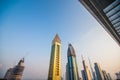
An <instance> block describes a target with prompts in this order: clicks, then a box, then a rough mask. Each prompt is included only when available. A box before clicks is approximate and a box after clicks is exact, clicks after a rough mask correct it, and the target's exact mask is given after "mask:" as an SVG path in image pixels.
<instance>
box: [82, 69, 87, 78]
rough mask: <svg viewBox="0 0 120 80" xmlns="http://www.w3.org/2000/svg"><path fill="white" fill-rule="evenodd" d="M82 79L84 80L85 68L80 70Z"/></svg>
mask: <svg viewBox="0 0 120 80" xmlns="http://www.w3.org/2000/svg"><path fill="white" fill-rule="evenodd" d="M81 74H82V80H86V75H85V70H81Z"/></svg>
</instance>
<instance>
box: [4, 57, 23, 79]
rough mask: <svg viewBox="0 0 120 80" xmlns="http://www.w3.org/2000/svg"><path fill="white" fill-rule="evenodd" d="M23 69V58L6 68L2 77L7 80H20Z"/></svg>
mask: <svg viewBox="0 0 120 80" xmlns="http://www.w3.org/2000/svg"><path fill="white" fill-rule="evenodd" d="M23 71H24V58H23V59H21V60H20V61H19V63H18V64H17V65H16V66H15V67H14V68H10V69H8V70H7V72H6V74H5V76H4V78H5V79H7V80H21V78H22V74H23Z"/></svg>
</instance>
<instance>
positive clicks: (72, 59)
mask: <svg viewBox="0 0 120 80" xmlns="http://www.w3.org/2000/svg"><path fill="white" fill-rule="evenodd" d="M67 58H68V63H67V67H66V69H67V71H68V72H67V73H68V75H67V80H79V74H78V67H77V62H76V54H75V50H74V48H73V47H72V45H71V44H69V45H68V51H67Z"/></svg>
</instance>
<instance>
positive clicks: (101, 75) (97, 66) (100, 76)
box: [94, 63, 104, 80]
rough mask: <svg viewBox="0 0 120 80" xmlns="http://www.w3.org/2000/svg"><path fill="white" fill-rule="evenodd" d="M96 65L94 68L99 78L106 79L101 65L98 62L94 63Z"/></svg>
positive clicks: (99, 79)
mask: <svg viewBox="0 0 120 80" xmlns="http://www.w3.org/2000/svg"><path fill="white" fill-rule="evenodd" d="M94 65H95V66H94V68H95V72H96V75H97V80H104V76H103V73H102V70H101V68H100V65H99V64H98V63H94Z"/></svg>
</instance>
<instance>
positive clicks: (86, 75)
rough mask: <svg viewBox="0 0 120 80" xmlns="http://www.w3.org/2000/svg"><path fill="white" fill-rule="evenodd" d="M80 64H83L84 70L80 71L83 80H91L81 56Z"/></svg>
mask: <svg viewBox="0 0 120 80" xmlns="http://www.w3.org/2000/svg"><path fill="white" fill-rule="evenodd" d="M82 63H83V67H84V70H82V76H83V80H92V77H91V74H90V70H89V68H88V65H87V64H86V63H85V60H84V58H83V56H82Z"/></svg>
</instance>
